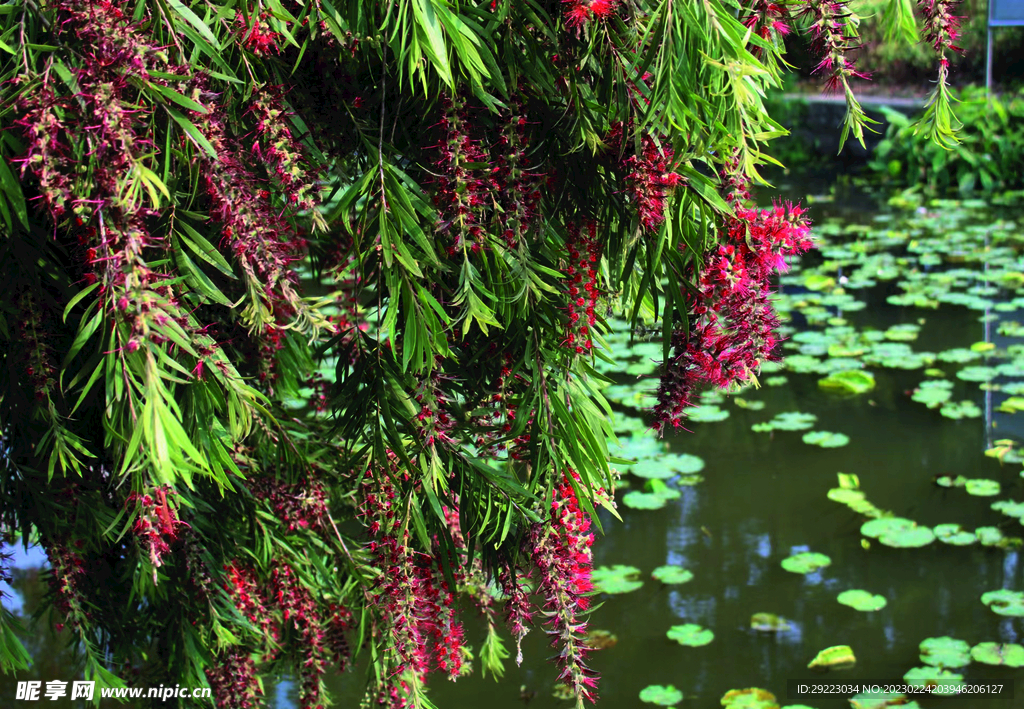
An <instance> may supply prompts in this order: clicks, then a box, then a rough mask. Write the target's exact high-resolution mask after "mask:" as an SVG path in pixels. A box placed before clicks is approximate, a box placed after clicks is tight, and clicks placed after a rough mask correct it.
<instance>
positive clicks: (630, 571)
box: [590, 564, 644, 594]
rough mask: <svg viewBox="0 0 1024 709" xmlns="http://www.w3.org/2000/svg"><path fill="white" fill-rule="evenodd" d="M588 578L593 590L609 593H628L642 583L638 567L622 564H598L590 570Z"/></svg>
mask: <svg viewBox="0 0 1024 709" xmlns="http://www.w3.org/2000/svg"><path fill="white" fill-rule="evenodd" d="M590 580H591V582H592V583H593V584H594V590H595V591H599V592H601V593H610V594H620V593H630V592H632V591H636V590H637V589H638V588H640V587H641V586H643V585H644V582H643V581H641V580H640V569H638V568H636V567H635V566H625V565H623V564H615V565H614V566H598V567H597V568H596V569H594V570H593V571H592V572H591V574H590Z"/></svg>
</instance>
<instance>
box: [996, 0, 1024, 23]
mask: <svg viewBox="0 0 1024 709" xmlns="http://www.w3.org/2000/svg"><path fill="white" fill-rule="evenodd" d="M988 24H989V25H990V26H999V25H1024V0H989V19H988Z"/></svg>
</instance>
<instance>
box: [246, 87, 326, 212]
mask: <svg viewBox="0 0 1024 709" xmlns="http://www.w3.org/2000/svg"><path fill="white" fill-rule="evenodd" d="M251 110H252V113H253V114H254V115H255V116H256V136H257V140H256V141H255V142H254V143H253V145H252V152H253V155H255V156H256V159H257V160H259V161H260V162H262V163H264V164H266V165H267V167H268V169H269V171H270V173H271V174H272V175H274V177H275V178H276V179H277V181H278V183H279V184H280V186H281V187H282V189H283V191H284V193H285V194H286V195H287V196H288V205H289V207H290V208H291V209H292V210H294V211H303V210H307V211H308V210H313V208H314V207H315V206H316V205H317V204H319V203H320V191H319V186H318V182H317V175H316V172H315V171H313V170H311V169H310V168H309V165H308V163H307V161H306V157H305V154H304V151H303V149H302V145H301V144H300V143H299V141H298V140H297V139H296V138H295V136H294V135H293V134H292V130H291V128H290V127H289V126H288V122H287V120H286V117H287V115H288V114H287V113H286V111H285V108H284V96H283V91H282V88H281V87H280V86H267V87H264V88H263V90H261V91H260V92H259V93H258V94H257V95H256V96H255V97H254V99H253V103H252V109H251ZM310 214H311V215H313V216H314V218H320V219H322V217H320V213H319V212H317V211H315V210H314V211H310ZM322 226H323V228H324V229H326V226H327V225H326V224H325V223H324V224H322Z"/></svg>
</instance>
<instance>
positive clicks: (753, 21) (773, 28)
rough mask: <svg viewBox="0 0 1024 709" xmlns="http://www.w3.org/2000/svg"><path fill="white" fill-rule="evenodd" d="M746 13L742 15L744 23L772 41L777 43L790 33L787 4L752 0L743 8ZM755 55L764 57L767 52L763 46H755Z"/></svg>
mask: <svg viewBox="0 0 1024 709" xmlns="http://www.w3.org/2000/svg"><path fill="white" fill-rule="evenodd" d="M743 12H744V13H746V14H743V15H741V21H742V22H743V24H744V25H745V26H746V27H747V28H749V29H750V30H751V31H753V32H754V34H756V35H757V36H758V37H760V38H761V39H763V40H765V41H766V42H770V43H773V44H774V43H777V42H779V41H781V39H782V38H783V37H785V36H786V35H788V34H789V30H790V27H789V25H788V24H786V22H785V18H786V14H787V11H786V6H785V4H784V3H782V2H775V1H774V0H752V1H751V2H750V3H749V4H747V5H746V6H745V7H744V8H743ZM751 51H752V52H753V54H754V56H756V57H758V58H763V57H764V56H765V55H766V54H767V52H766V50H765V49H764V48H763V47H757V46H755V47H753V49H752V50H751Z"/></svg>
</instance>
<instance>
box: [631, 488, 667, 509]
mask: <svg viewBox="0 0 1024 709" xmlns="http://www.w3.org/2000/svg"><path fill="white" fill-rule="evenodd" d="M681 496H682V493H681V492H679V491H678V490H673V489H672V488H670V487H667V488H665V489H664V490H661V491H659V492H642V491H640V490H630V491H629V492H627V493H626V494H625V495H623V496H622V504H624V505H625V506H626V507H629V508H630V509H634V510H660V509H661V508H662V507H664V506H665V504H666V503H667V502H669V500H678V499H679V498H680V497H681Z"/></svg>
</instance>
